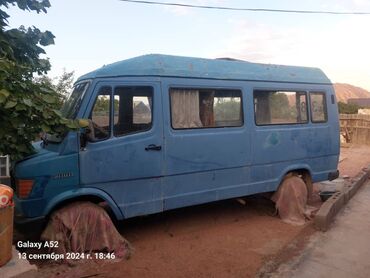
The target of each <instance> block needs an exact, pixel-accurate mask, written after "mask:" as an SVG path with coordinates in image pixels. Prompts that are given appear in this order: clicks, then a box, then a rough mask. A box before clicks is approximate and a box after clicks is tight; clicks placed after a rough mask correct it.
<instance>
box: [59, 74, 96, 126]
mask: <svg viewBox="0 0 370 278" xmlns="http://www.w3.org/2000/svg"><path fill="white" fill-rule="evenodd" d="M89 84H90V82H88V81H87V82H81V83H78V84H76V85H75V86H74V87H73V90H72V93H71V94H70V95H69V96H68V98H67V100H66V101H65V102H64V104H63V106H62V108H61V109H60V112H61V113H62V116H63V117H64V118H67V119H75V118H76V116H77V113H78V110H79V108H80V105H81V102H82V99H83V97H84V95H85V92H86V90H87V88H88V87H89Z"/></svg>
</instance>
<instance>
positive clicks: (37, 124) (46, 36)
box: [0, 0, 78, 159]
mask: <svg viewBox="0 0 370 278" xmlns="http://www.w3.org/2000/svg"><path fill="white" fill-rule="evenodd" d="M9 5H17V6H18V7H19V8H20V9H22V10H28V11H36V12H37V13H39V12H46V9H47V8H49V7H50V3H49V1H48V0H43V1H37V0H1V1H0V122H1V125H0V153H2V154H10V155H11V157H12V158H13V159H19V158H22V157H24V156H26V155H29V154H31V153H32V152H33V148H32V145H31V141H33V140H34V139H35V138H36V137H37V136H38V135H39V134H40V133H41V132H42V131H44V132H54V133H57V134H64V133H65V132H66V131H67V130H68V126H70V127H71V126H72V125H73V128H77V127H78V122H71V121H68V120H66V119H63V118H61V115H60V113H59V112H58V110H57V109H58V108H59V107H58V95H57V94H56V93H55V91H54V90H53V88H52V87H51V86H49V85H48V84H46V83H39V82H36V81H35V78H34V75H35V74H38V75H42V74H46V73H47V71H48V70H49V69H50V63H49V60H48V59H43V58H41V57H40V55H41V54H45V51H44V49H43V48H42V46H47V45H49V44H53V43H54V36H53V34H52V33H51V32H49V31H45V32H41V31H40V30H39V29H37V28H36V27H32V28H25V27H24V26H21V27H19V28H18V29H7V27H8V25H7V18H8V17H9V16H8V14H7V13H6V12H5V11H4V8H7V7H8V6H9Z"/></svg>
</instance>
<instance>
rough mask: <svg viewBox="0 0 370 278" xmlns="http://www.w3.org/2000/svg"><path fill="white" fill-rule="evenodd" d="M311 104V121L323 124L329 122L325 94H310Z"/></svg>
mask: <svg viewBox="0 0 370 278" xmlns="http://www.w3.org/2000/svg"><path fill="white" fill-rule="evenodd" d="M310 102H311V121H312V122H313V123H322V122H326V121H327V120H328V113H327V109H326V100H325V94H324V93H319V92H310Z"/></svg>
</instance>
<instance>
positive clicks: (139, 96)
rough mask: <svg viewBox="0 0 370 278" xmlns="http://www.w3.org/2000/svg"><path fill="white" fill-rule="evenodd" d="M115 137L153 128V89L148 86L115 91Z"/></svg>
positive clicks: (121, 88)
mask: <svg viewBox="0 0 370 278" xmlns="http://www.w3.org/2000/svg"><path fill="white" fill-rule="evenodd" d="M113 110H114V127H113V134H114V136H122V135H126V134H130V133H136V132H142V131H146V130H149V129H150V128H151V127H152V115H153V88H152V87H147V86H135V87H126V86H120V87H116V88H115V89H114V109H113Z"/></svg>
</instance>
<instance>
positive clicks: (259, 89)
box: [252, 88, 310, 126]
mask: <svg viewBox="0 0 370 278" xmlns="http://www.w3.org/2000/svg"><path fill="white" fill-rule="evenodd" d="M258 91H260V92H284V93H285V92H286V93H289V92H291V93H296V94H297V93H301V94H302V95H304V96H305V98H306V120H305V121H301V122H291V123H257V115H256V111H257V110H256V106H255V94H256V92H258ZM308 98H309V97H308V92H307V91H306V90H300V89H284V88H283V89H276V88H275V89H271V88H258V89H257V88H255V89H253V92H252V101H253V115H254V124H255V125H256V126H282V125H304V124H308V123H309V121H310V115H309V112H308V111H309V107H308V106H309V104H308V102H309V100H308Z"/></svg>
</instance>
